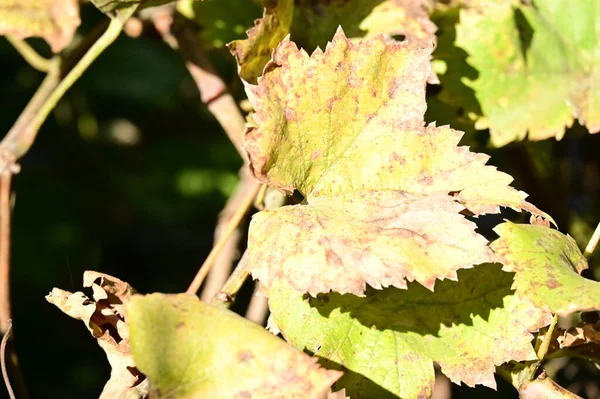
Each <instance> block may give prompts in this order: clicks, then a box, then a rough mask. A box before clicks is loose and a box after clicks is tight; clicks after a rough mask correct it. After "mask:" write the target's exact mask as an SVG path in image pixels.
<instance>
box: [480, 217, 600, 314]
mask: <svg viewBox="0 0 600 399" xmlns="http://www.w3.org/2000/svg"><path fill="white" fill-rule="evenodd" d="M494 231H496V233H498V235H500V238H499V239H497V240H496V241H494V242H493V243H492V245H491V247H492V249H493V250H494V252H495V253H496V255H497V257H498V260H499V261H500V262H502V263H503V264H504V268H503V269H504V270H506V271H510V272H516V275H515V282H514V284H513V288H514V289H515V290H516V291H517V293H519V294H520V295H521V296H523V297H525V298H529V299H530V300H531V301H532V302H533V303H534V304H535V305H536V306H538V307H540V308H542V309H545V310H549V311H551V312H553V313H558V314H559V315H563V316H566V315H568V314H570V313H572V312H577V311H587V310H598V309H600V283H599V282H597V281H592V280H588V279H586V278H584V277H582V276H581V275H580V273H581V272H582V271H583V270H585V269H587V267H588V264H587V260H586V259H585V257H584V256H583V255H582V253H581V251H580V250H579V248H577V244H576V243H575V240H573V239H572V238H571V237H569V236H566V235H564V234H562V233H560V232H558V231H556V230H552V229H550V228H548V227H545V226H536V225H523V224H514V223H510V222H506V223H503V224H501V225H499V226H496V228H495V229H494Z"/></svg>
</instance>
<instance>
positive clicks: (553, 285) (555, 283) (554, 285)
mask: <svg viewBox="0 0 600 399" xmlns="http://www.w3.org/2000/svg"><path fill="white" fill-rule="evenodd" d="M546 285H547V286H548V288H550V289H555V288H558V287H561V286H562V283H560V282H558V281H557V280H555V279H550V280H548V283H547V284H546Z"/></svg>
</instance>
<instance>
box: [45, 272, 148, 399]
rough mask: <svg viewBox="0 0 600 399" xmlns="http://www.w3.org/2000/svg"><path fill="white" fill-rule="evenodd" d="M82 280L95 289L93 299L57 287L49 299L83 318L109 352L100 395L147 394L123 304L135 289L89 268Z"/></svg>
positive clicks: (104, 397) (105, 398) (130, 398)
mask: <svg viewBox="0 0 600 399" xmlns="http://www.w3.org/2000/svg"><path fill="white" fill-rule="evenodd" d="M83 281H84V284H83V285H84V287H91V288H92V292H93V295H92V299H89V298H88V297H87V296H86V295H85V294H84V293H83V292H75V293H70V292H68V291H63V290H61V289H59V288H54V289H53V290H52V292H51V293H50V294H49V295H48V296H46V300H47V301H48V302H50V303H51V304H53V305H56V307H58V308H59V309H60V310H62V311H63V312H64V313H66V314H68V315H69V316H71V317H72V318H74V319H77V320H81V321H83V322H84V323H85V325H86V327H87V328H88V330H89V332H90V333H91V334H92V336H93V337H94V338H96V339H97V340H98V345H100V347H101V348H102V349H103V350H104V352H105V353H106V357H107V358H108V362H109V363H110V365H111V367H112V371H111V374H110V379H109V380H108V382H107V383H106V385H105V386H104V390H103V391H102V394H101V395H100V398H101V399H114V398H128V399H134V398H145V397H147V395H148V382H147V380H145V377H144V376H143V375H142V374H141V373H140V372H139V371H138V369H137V368H136V366H135V363H134V362H133V358H132V356H131V350H130V348H129V326H128V325H127V323H126V321H125V313H124V306H125V305H126V304H127V302H128V301H129V300H130V298H131V295H132V294H133V293H134V292H135V290H134V289H133V288H132V287H131V286H130V285H129V284H127V283H125V282H123V281H121V280H119V279H118V278H116V277H112V276H109V275H107V274H102V273H98V272H93V271H86V272H85V273H84V275H83Z"/></svg>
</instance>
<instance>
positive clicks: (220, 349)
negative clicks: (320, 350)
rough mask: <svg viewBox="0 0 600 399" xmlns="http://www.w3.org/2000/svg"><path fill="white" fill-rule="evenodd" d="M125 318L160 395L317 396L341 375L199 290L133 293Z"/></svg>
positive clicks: (233, 397) (153, 387)
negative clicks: (202, 298)
mask: <svg viewBox="0 0 600 399" xmlns="http://www.w3.org/2000/svg"><path fill="white" fill-rule="evenodd" d="M127 320H128V322H129V325H130V328H131V350H132V352H133V356H134V358H135V362H136V365H137V366H138V367H139V368H140V370H142V371H143V372H144V374H146V375H147V376H148V380H149V381H150V390H151V393H152V397H155V398H179V399H191V398H219V399H228V398H231V399H241V398H255V399H278V398H290V399H318V398H325V397H326V395H327V393H328V392H329V388H330V387H331V384H333V382H335V380H337V379H338V378H339V377H340V376H341V374H342V373H340V372H338V371H333V370H325V369H323V368H321V367H320V366H319V365H318V364H317V359H314V358H311V357H310V356H308V355H305V354H304V353H302V352H300V351H298V350H297V349H295V348H293V347H292V346H290V345H288V344H287V343H285V342H284V341H283V340H282V339H280V338H277V337H275V336H274V335H272V334H270V333H269V332H267V331H266V330H265V329H264V328H262V327H261V326H259V325H256V324H254V323H252V322H250V321H248V320H246V319H244V318H242V317H240V316H238V315H236V314H235V313H233V312H231V311H229V310H226V309H222V308H218V307H214V306H211V305H207V304H205V303H203V302H201V301H200V300H199V299H198V298H197V297H195V296H190V295H186V294H180V295H165V294H152V295H146V296H140V295H137V296H134V297H133V299H132V300H131V302H130V303H129V304H128V305H127Z"/></svg>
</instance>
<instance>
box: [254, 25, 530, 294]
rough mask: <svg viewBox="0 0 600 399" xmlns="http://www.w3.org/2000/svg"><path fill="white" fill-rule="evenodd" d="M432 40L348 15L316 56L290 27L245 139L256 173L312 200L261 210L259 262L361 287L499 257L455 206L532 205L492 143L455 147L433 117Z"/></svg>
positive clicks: (257, 93) (427, 280)
mask: <svg viewBox="0 0 600 399" xmlns="http://www.w3.org/2000/svg"><path fill="white" fill-rule="evenodd" d="M430 52H431V49H415V48H412V47H410V46H409V45H407V44H406V43H397V42H393V41H390V40H386V39H384V38H383V37H377V38H375V39H371V40H364V41H361V42H358V43H352V42H350V41H349V40H348V39H347V38H346V37H345V36H344V33H343V32H342V31H341V29H340V30H339V31H338V33H337V34H336V36H335V37H334V39H333V42H332V43H331V44H330V45H328V46H327V49H326V51H325V52H324V53H323V52H322V51H320V50H317V51H315V52H314V53H313V55H312V56H310V57H309V56H308V55H307V54H306V53H305V52H304V51H302V50H298V49H297V47H296V45H295V44H294V43H292V42H290V41H289V40H288V39H286V40H284V41H283V42H282V43H281V44H280V45H279V47H278V48H277V49H276V51H275V52H274V55H273V61H271V62H270V63H269V64H268V65H267V66H266V67H265V73H264V75H263V77H261V78H260V79H259V84H258V86H253V85H249V84H246V92H247V94H248V97H249V99H250V101H251V103H252V105H253V106H254V109H255V110H256V113H255V114H254V116H253V121H254V123H255V124H256V126H255V127H249V130H248V131H247V133H246V136H245V146H246V150H247V152H248V154H249V158H250V160H251V168H252V171H253V173H254V174H255V176H256V177H257V178H258V179H259V180H261V181H263V182H265V183H268V184H269V185H272V186H274V187H276V188H278V189H280V190H282V191H284V192H287V193H291V192H292V191H293V190H294V189H297V190H299V191H300V192H301V193H302V195H304V197H305V202H306V204H305V205H301V206H293V207H283V208H280V209H276V210H271V211H265V212H260V213H258V214H257V215H255V216H254V218H253V220H252V223H251V226H250V232H249V255H250V261H251V265H252V274H253V276H254V277H256V278H258V279H259V280H260V281H261V283H262V284H263V285H265V286H266V288H267V289H268V287H269V286H270V284H271V282H272V281H273V280H276V279H280V278H281V279H284V280H286V281H288V282H289V283H290V284H292V285H293V286H294V287H296V289H298V290H299V291H301V292H310V293H311V294H316V293H319V292H328V291H329V290H333V291H336V292H341V293H353V294H356V295H362V292H363V291H364V289H365V284H370V285H371V286H373V287H376V288H381V287H382V286H383V287H385V286H396V287H400V288H403V287H406V280H409V281H412V280H416V281H418V282H420V283H421V284H423V285H425V286H426V287H429V288H433V285H434V283H435V279H436V278H440V279H442V278H450V279H456V270H458V269H460V268H468V267H471V266H472V265H474V264H478V263H483V262H488V261H491V260H492V258H491V256H492V254H491V252H490V250H489V248H488V247H487V241H486V240H485V239H483V237H481V236H479V235H477V234H476V233H475V231H474V230H475V227H476V226H475V224H473V223H472V222H470V221H468V220H467V219H465V218H464V217H462V216H461V215H459V212H461V211H463V209H464V208H467V209H468V210H469V211H470V212H472V213H474V214H483V213H497V212H499V206H508V207H511V208H514V209H517V210H519V209H522V208H527V209H528V210H531V211H532V212H534V213H539V212H540V211H539V210H537V209H536V208H535V207H533V206H532V205H530V204H528V203H526V202H525V201H524V198H525V196H526V195H525V194H524V193H522V192H519V191H516V190H515V189H513V188H511V187H510V186H509V183H510V182H511V180H512V178H511V177H510V176H509V175H507V174H505V173H501V172H498V171H497V170H496V169H495V168H494V167H491V166H486V165H485V163H486V162H487V160H488V156H486V155H483V154H475V153H471V152H469V150H468V148H466V147H457V144H458V142H459V140H460V138H461V136H462V133H461V132H457V131H455V130H452V129H450V128H448V127H439V128H438V127H435V126H434V125H429V126H427V127H424V121H423V114H424V112H425V107H426V106H425V81H426V79H427V77H428V76H429V71H430V68H429V56H430Z"/></svg>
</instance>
